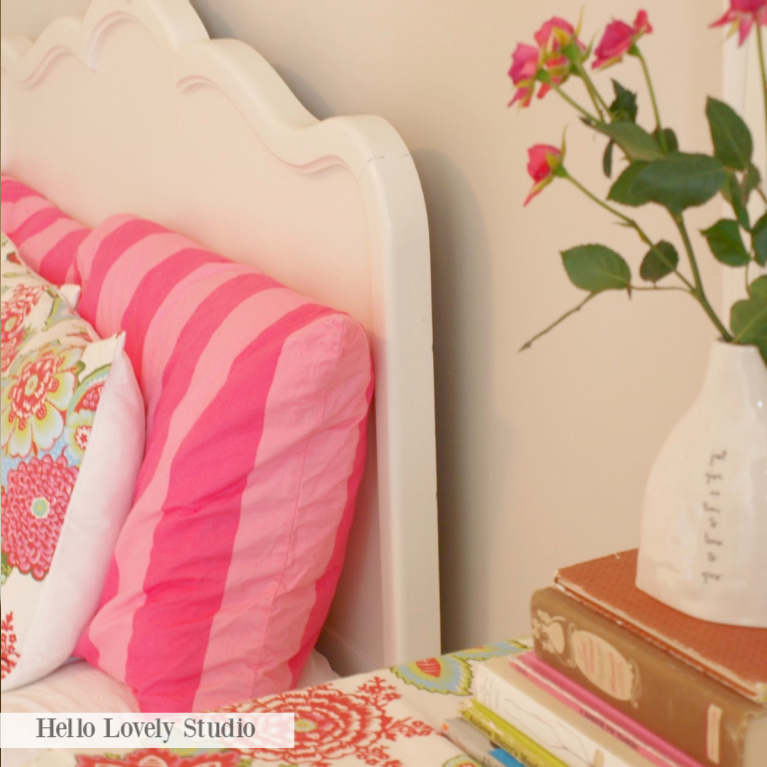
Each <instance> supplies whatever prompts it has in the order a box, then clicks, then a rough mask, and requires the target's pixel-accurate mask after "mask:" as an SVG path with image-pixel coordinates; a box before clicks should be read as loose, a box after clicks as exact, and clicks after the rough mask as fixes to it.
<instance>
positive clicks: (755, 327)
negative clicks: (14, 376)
mask: <svg viewBox="0 0 767 767" xmlns="http://www.w3.org/2000/svg"><path fill="white" fill-rule="evenodd" d="M730 328H731V330H732V332H733V336H734V341H735V342H736V343H739V344H753V345H755V346H757V347H759V352H760V354H761V355H762V358H763V359H764V361H765V364H767V275H765V276H762V277H758V278H757V279H755V280H754V281H753V282H752V283H751V285H750V286H749V297H748V298H744V299H743V300H742V301H736V302H735V303H734V304H733V305H732V309H731V310H730Z"/></svg>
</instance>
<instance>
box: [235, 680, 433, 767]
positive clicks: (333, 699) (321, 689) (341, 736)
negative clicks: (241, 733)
mask: <svg viewBox="0 0 767 767" xmlns="http://www.w3.org/2000/svg"><path fill="white" fill-rule="evenodd" d="M401 697H402V695H401V694H400V693H399V692H397V690H396V688H395V687H394V686H393V685H391V684H389V683H387V682H385V681H384V680H383V679H381V678H380V677H372V678H371V679H369V680H367V681H365V682H363V683H362V684H360V686H359V687H358V688H357V690H356V691H355V692H354V693H343V692H341V691H340V690H338V689H336V688H334V687H332V686H331V685H320V686H318V687H312V688H309V689H306V690H294V691H290V692H286V693H283V694H281V695H273V696H271V697H268V698H262V699H259V700H252V701H247V702H245V703H242V704H239V705H238V706H235V707H232V708H230V709H223V710H231V711H240V712H261V711H263V712H269V713H271V712H274V713H279V712H283V713H295V717H296V732H295V747H294V748H290V749H268V750H266V749H257V748H256V749H245V750H243V753H245V754H249V755H251V756H257V757H258V758H259V759H262V760H264V761H284V762H288V763H290V764H293V763H295V762H300V763H301V765H302V767H329V765H330V764H331V760H333V759H340V758H342V757H346V756H356V757H357V758H358V759H360V761H362V762H364V763H365V764H368V765H380V767H403V765H402V762H401V761H400V760H399V759H392V758H391V757H390V755H389V750H388V747H387V745H386V743H387V742H388V741H393V740H395V739H396V738H398V737H403V738H414V737H421V736H428V735H433V734H434V730H433V729H432V728H431V727H429V725H427V724H425V723H423V722H419V721H417V720H412V719H409V718H406V719H396V718H394V717H392V716H390V715H389V714H387V712H386V707H387V704H388V703H390V702H391V701H394V700H398V699H400V698H401Z"/></svg>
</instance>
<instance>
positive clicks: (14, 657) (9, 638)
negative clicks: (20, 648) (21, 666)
mask: <svg viewBox="0 0 767 767" xmlns="http://www.w3.org/2000/svg"><path fill="white" fill-rule="evenodd" d="M0 655H1V656H2V657H1V659H0V679H5V677H7V676H8V674H10V673H11V671H13V667H14V666H15V665H16V663H18V660H19V654H18V653H17V652H16V634H15V632H14V630H13V613H12V612H10V613H8V615H6V616H5V618H3V621H2V623H0Z"/></svg>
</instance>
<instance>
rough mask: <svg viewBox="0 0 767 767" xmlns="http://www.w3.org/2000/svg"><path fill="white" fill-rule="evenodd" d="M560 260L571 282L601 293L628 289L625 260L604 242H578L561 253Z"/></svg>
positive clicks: (628, 281)
mask: <svg viewBox="0 0 767 767" xmlns="http://www.w3.org/2000/svg"><path fill="white" fill-rule="evenodd" d="M562 262H563V264H564V267H565V271H566V272H567V276H568V277H569V278H570V280H571V282H572V283H573V285H575V286H576V287H579V288H581V289H582V290H588V291H589V292H590V293H601V292H602V291H603V290H624V289H626V290H629V289H630V286H631V270H630V269H629V265H628V264H627V263H626V261H625V260H624V259H623V258H622V257H621V256H619V255H618V254H617V253H616V252H615V251H614V250H611V249H610V248H608V247H605V246H604V245H579V246H577V247H575V248H570V249H569V250H565V251H563V252H562Z"/></svg>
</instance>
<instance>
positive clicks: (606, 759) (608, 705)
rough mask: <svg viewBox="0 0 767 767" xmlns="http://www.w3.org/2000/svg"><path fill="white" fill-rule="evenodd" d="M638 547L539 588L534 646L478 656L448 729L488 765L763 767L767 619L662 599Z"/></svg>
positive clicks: (766, 755)
mask: <svg viewBox="0 0 767 767" xmlns="http://www.w3.org/2000/svg"><path fill="white" fill-rule="evenodd" d="M636 554H637V552H636V550H633V551H628V552H622V553H620V554H614V555H611V556H608V557H602V558H599V559H595V560H590V561H588V562H582V563H580V564H577V565H573V566H570V567H565V568H562V569H560V570H559V571H558V572H557V573H556V574H555V576H554V582H553V584H552V585H551V586H549V587H547V588H543V589H540V590H538V591H536V592H535V593H534V594H533V596H532V598H531V602H530V607H531V619H532V634H533V648H532V649H531V650H528V651H525V652H520V653H517V654H515V655H511V656H504V657H499V658H493V659H491V660H489V661H486V662H484V663H482V664H478V665H477V667H476V669H475V676H474V690H473V693H474V698H473V699H472V700H471V702H470V703H469V704H468V705H467V706H466V707H465V708H464V710H463V711H462V718H461V719H455V720H449V721H447V722H445V723H444V726H443V729H444V730H445V732H446V733H447V735H448V737H451V738H452V739H453V740H454V741H455V742H456V744H457V745H459V747H461V748H463V749H464V751H466V753H468V754H469V755H471V756H473V757H474V758H475V759H476V760H477V761H479V762H481V763H482V764H485V765H489V766H490V767H498V766H499V765H505V766H507V765H512V766H513V767H516V766H517V765H520V764H521V765H524V766H525V767H587V766H589V765H590V766H592V767H634V766H636V765H659V766H660V767H700V765H710V766H711V767H767V629H755V628H747V627H737V626H726V625H722V624H717V623H710V622H707V621H701V620H698V619H696V618H691V617H690V616H687V615H685V614H683V613H680V612H679V611H677V610H674V609H673V608H670V607H667V606H666V605H664V604H662V603H661V602H659V601H657V600H656V599H654V598H652V597H650V596H648V595H647V594H645V593H644V592H642V591H640V590H639V589H637V588H636V586H635V585H634V577H635V574H636Z"/></svg>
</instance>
